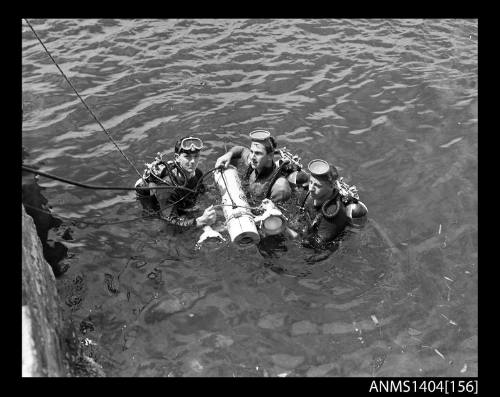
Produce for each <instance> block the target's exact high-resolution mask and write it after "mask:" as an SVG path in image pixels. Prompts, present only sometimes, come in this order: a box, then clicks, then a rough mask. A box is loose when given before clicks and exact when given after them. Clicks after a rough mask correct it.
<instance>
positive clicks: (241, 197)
mask: <svg viewBox="0 0 500 397" xmlns="http://www.w3.org/2000/svg"><path fill="white" fill-rule="evenodd" d="M214 179H215V182H216V183H217V186H218V187H219V191H220V194H221V197H222V199H221V201H222V202H221V204H222V211H223V212H224V217H225V218H226V226H227V231H228V233H229V237H230V238H231V241H232V242H233V243H236V244H238V245H242V246H243V245H249V244H257V243H258V242H259V241H260V236H259V232H258V231H257V227H256V226H255V222H254V221H253V215H252V212H251V211H250V209H249V208H248V202H247V200H246V197H245V193H244V192H243V189H242V188H241V182H240V178H239V177H238V171H237V170H236V168H235V167H233V166H231V165H230V166H228V167H227V168H225V169H223V170H222V171H221V170H218V171H215V172H214Z"/></svg>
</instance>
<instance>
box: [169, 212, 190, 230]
mask: <svg viewBox="0 0 500 397" xmlns="http://www.w3.org/2000/svg"><path fill="white" fill-rule="evenodd" d="M173 212H174V211H173ZM162 219H163V220H164V221H165V222H167V223H168V224H170V225H174V226H179V227H183V228H186V227H191V226H196V218H190V217H188V216H186V215H177V214H174V213H171V214H169V215H168V216H163V217H162Z"/></svg>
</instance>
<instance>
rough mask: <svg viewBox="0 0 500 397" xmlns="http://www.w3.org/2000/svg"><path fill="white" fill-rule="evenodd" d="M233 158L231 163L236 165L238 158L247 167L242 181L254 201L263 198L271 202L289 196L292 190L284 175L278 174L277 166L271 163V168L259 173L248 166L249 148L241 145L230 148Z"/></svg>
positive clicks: (280, 200)
mask: <svg viewBox="0 0 500 397" xmlns="http://www.w3.org/2000/svg"><path fill="white" fill-rule="evenodd" d="M235 148H236V150H235V151H233V158H232V159H231V164H233V165H235V166H237V161H238V160H239V159H241V160H243V162H244V164H247V165H248V168H247V170H246V172H245V175H244V176H243V183H244V184H245V185H247V188H248V191H249V193H250V196H251V198H252V201H254V202H260V201H262V200H263V199H265V198H268V199H270V200H271V201H273V202H275V203H276V202H283V201H286V200H288V199H289V198H290V196H291V194H292V190H291V188H290V184H289V182H288V180H287V179H286V177H285V176H283V175H281V174H279V170H278V166H277V164H276V163H273V166H272V168H268V169H263V170H262V171H261V172H260V173H259V174H258V173H257V171H256V170H254V169H253V168H252V167H251V166H250V154H251V152H250V150H249V149H247V148H245V147H243V146H235V147H234V148H233V149H232V150H234V149H235Z"/></svg>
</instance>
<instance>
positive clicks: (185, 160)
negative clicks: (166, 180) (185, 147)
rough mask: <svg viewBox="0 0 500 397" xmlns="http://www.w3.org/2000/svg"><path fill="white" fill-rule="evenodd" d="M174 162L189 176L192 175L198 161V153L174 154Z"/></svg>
mask: <svg viewBox="0 0 500 397" xmlns="http://www.w3.org/2000/svg"><path fill="white" fill-rule="evenodd" d="M175 160H176V161H177V163H178V164H179V165H180V167H181V168H182V169H183V170H184V171H186V172H188V173H189V174H194V172H195V170H196V167H198V163H199V161H200V152H199V151H196V152H194V151H193V152H189V153H187V152H181V153H176V154H175Z"/></svg>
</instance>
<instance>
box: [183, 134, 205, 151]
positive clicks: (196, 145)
mask: <svg viewBox="0 0 500 397" xmlns="http://www.w3.org/2000/svg"><path fill="white" fill-rule="evenodd" d="M202 148H203V141H202V140H201V139H200V138H193V137H187V138H184V139H183V140H182V141H181V149H182V150H187V151H190V150H201V149H202Z"/></svg>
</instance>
